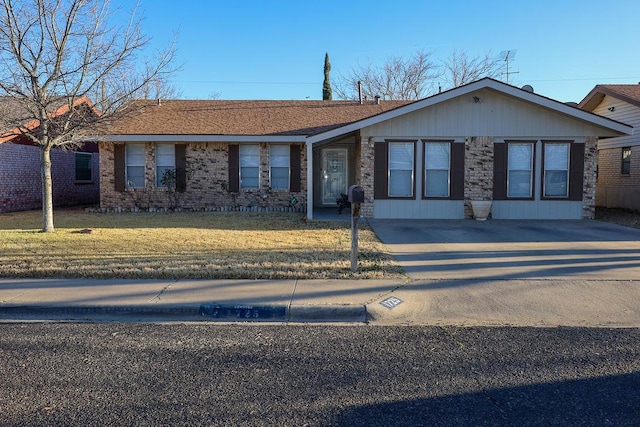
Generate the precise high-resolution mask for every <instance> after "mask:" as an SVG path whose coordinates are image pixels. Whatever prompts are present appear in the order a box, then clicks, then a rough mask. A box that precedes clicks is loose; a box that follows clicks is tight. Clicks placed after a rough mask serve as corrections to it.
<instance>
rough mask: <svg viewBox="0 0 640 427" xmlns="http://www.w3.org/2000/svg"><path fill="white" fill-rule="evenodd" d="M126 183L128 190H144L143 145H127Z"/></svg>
mask: <svg viewBox="0 0 640 427" xmlns="http://www.w3.org/2000/svg"><path fill="white" fill-rule="evenodd" d="M125 161H126V165H127V166H126V182H127V187H129V188H144V167H145V165H144V162H145V146H144V144H127V148H126V160H125Z"/></svg>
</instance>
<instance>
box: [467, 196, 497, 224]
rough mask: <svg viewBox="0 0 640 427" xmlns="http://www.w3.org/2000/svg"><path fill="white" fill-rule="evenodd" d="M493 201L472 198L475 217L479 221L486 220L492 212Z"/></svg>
mask: <svg viewBox="0 0 640 427" xmlns="http://www.w3.org/2000/svg"><path fill="white" fill-rule="evenodd" d="M491 203H492V202H491V200H472V201H471V209H473V217H474V218H475V219H477V220H478V221H484V220H486V219H487V218H488V217H489V213H490V212H491Z"/></svg>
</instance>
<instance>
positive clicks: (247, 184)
mask: <svg viewBox="0 0 640 427" xmlns="http://www.w3.org/2000/svg"><path fill="white" fill-rule="evenodd" d="M258 175H259V168H254V167H241V168H240V188H242V189H250V188H258V184H259V182H260V181H259V178H258Z"/></svg>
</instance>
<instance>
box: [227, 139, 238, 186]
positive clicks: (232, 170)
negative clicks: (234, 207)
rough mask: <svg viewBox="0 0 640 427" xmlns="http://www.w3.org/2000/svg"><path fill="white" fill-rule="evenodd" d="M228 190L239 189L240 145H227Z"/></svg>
mask: <svg viewBox="0 0 640 427" xmlns="http://www.w3.org/2000/svg"><path fill="white" fill-rule="evenodd" d="M229 191H233V192H234V193H237V192H238V191H240V146H239V145H230V146H229Z"/></svg>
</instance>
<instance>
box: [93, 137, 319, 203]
mask: <svg viewBox="0 0 640 427" xmlns="http://www.w3.org/2000/svg"><path fill="white" fill-rule="evenodd" d="M145 146H146V162H145V170H146V173H145V181H146V184H145V188H143V189H127V190H125V191H124V192H118V191H115V184H114V154H113V143H108V142H102V143H100V171H101V174H100V184H101V189H102V191H101V193H100V207H101V209H102V210H124V211H129V210H136V209H142V210H147V209H149V210H152V211H153V210H158V209H168V208H170V207H171V206H172V204H173V201H172V200H171V197H175V196H177V197H178V199H177V205H178V206H179V207H180V208H181V209H186V210H232V209H238V210H295V211H300V212H304V211H305V210H306V188H307V172H306V170H307V159H306V150H305V149H304V147H302V149H301V150H300V151H301V156H302V158H301V172H300V175H301V176H300V179H301V182H300V189H301V191H300V192H291V191H281V190H270V189H269V144H265V143H262V144H260V189H257V190H240V191H239V192H237V193H230V192H228V191H227V190H226V189H227V185H228V176H229V160H228V156H229V145H228V144H226V143H188V144H187V149H186V163H187V168H186V169H187V186H186V191H185V192H184V193H178V194H176V193H173V192H171V191H167V190H166V189H164V188H156V184H155V183H156V176H155V175H156V173H155V149H154V148H155V144H154V143H147V144H145ZM294 197H295V199H296V200H297V203H296V204H295V206H293V207H292V206H291V203H290V201H291V199H292V198H294Z"/></svg>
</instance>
